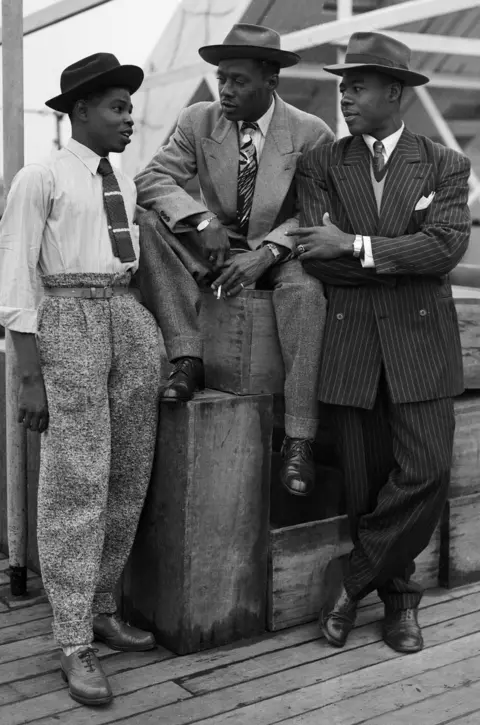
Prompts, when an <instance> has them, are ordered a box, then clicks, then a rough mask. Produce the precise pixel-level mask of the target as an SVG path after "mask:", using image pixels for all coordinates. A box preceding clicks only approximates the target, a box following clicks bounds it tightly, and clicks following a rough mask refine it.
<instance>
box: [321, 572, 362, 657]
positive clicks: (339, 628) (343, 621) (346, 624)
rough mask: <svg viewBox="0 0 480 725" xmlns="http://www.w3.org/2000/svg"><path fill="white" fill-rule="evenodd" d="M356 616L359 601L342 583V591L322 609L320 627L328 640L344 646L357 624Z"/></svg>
mask: <svg viewBox="0 0 480 725" xmlns="http://www.w3.org/2000/svg"><path fill="white" fill-rule="evenodd" d="M356 616H357V602H356V600H355V599H352V598H351V597H350V596H349V594H348V593H347V591H346V589H345V587H344V586H343V584H342V586H341V588H340V591H339V592H337V593H336V594H335V595H333V596H332V597H331V598H330V599H329V601H328V602H327V603H326V604H325V605H324V606H323V608H322V610H321V611H320V627H321V630H322V632H323V634H324V635H325V639H326V640H327V642H328V643H329V644H331V645H333V646H334V647H343V646H344V645H345V642H346V641H347V637H348V635H349V634H350V632H351V630H352V629H353V627H354V625H355V618H356Z"/></svg>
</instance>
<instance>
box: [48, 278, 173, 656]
mask: <svg viewBox="0 0 480 725" xmlns="http://www.w3.org/2000/svg"><path fill="white" fill-rule="evenodd" d="M129 278H130V276H129V274H126V275H122V276H120V277H119V276H114V275H104V274H102V275H98V274H82V275H80V274H68V275H66V274H65V275H51V276H46V277H44V279H43V283H44V286H45V287H73V286H86V287H92V286H106V285H111V284H123V285H127V284H128V282H129ZM37 344H38V348H39V354H40V363H41V367H42V372H43V377H44V381H45V387H46V392H47V399H48V407H49V413H50V422H49V427H48V430H47V431H46V433H44V435H43V436H42V449H41V461H40V482H39V492H38V547H39V554H40V564H41V569H42V577H43V583H44V586H45V590H46V592H47V594H48V597H49V599H50V602H51V605H52V608H53V614H54V624H53V631H54V636H55V638H56V640H57V642H58V643H59V644H60V645H61V646H67V645H78V644H85V643H89V642H91V641H92V639H93V633H92V615H93V614H95V613H97V612H105V613H112V612H114V611H115V610H116V601H115V587H116V584H117V581H118V579H119V577H120V574H121V572H122V570H123V567H124V565H125V562H126V559H127V557H128V554H129V552H130V549H131V547H132V543H133V539H134V536H135V532H136V529H137V524H138V520H139V516H140V513H141V509H142V506H143V502H144V499H145V494H146V491H147V487H148V482H149V478H150V472H151V468H152V462H153V455H154V447H155V439H156V428H157V411H158V389H159V379H160V353H159V346H158V345H159V343H158V329H157V325H156V322H155V320H154V318H153V317H152V315H151V314H150V313H149V312H148V311H147V310H146V309H145V308H144V307H142V305H140V303H139V302H138V301H137V300H136V299H135V297H133V295H124V296H118V297H113V298H111V299H109V300H98V299H85V298H73V297H45V298H44V299H43V301H42V304H41V307H40V310H39V322H38V339H37Z"/></svg>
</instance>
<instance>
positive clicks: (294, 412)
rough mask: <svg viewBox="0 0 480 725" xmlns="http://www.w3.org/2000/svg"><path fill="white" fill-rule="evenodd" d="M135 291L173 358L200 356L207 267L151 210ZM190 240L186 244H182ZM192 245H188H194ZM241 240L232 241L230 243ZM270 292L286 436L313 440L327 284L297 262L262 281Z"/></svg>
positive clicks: (145, 218) (144, 222)
mask: <svg viewBox="0 0 480 725" xmlns="http://www.w3.org/2000/svg"><path fill="white" fill-rule="evenodd" d="M139 225H140V245H141V255H140V266H139V271H138V275H137V279H138V286H139V288H140V290H141V292H142V295H143V298H144V301H145V304H146V305H147V307H148V309H149V310H150V311H151V312H152V313H153V314H154V316H155V318H156V319H157V322H158V324H159V326H160V329H161V330H162V334H163V337H164V341H165V347H166V350H167V355H168V357H169V359H170V360H175V358H178V357H181V356H184V355H186V356H192V357H202V356H203V341H202V334H201V330H200V324H199V312H200V304H201V295H200V286H205V284H206V283H208V282H209V281H211V280H208V279H207V273H208V268H207V267H206V265H205V262H204V261H203V260H202V259H201V256H200V251H199V250H198V249H195V248H194V246H193V242H194V240H192V238H191V236H190V235H188V234H182V235H179V236H178V237H175V236H174V235H173V234H172V233H171V232H170V231H169V230H168V229H167V228H166V227H165V226H164V225H163V224H162V222H160V221H159V220H158V219H157V218H156V215H155V214H154V213H153V212H149V213H146V214H143V215H141V217H140V219H139ZM182 239H185V245H183V244H182ZM190 242H191V244H190ZM234 243H236V242H234V241H232V244H234ZM257 287H259V288H260V289H272V290H273V306H274V310H275V317H276V322H277V329H278V336H279V339H280V347H281V350H282V356H283V361H284V365H285V389H284V392H285V413H286V415H285V432H286V434H287V435H288V436H290V437H292V438H312V439H313V438H315V434H316V430H317V426H318V402H317V401H318V383H319V372H320V359H321V353H322V340H323V332H324V327H325V317H326V301H325V297H324V294H323V285H322V283H321V282H320V281H319V280H318V279H316V278H315V277H312V276H311V275H309V274H307V273H306V272H305V270H304V269H303V267H302V265H301V263H300V262H299V261H298V260H297V259H291V260H289V261H287V262H284V263H283V264H279V265H276V266H274V267H271V268H270V270H269V271H268V272H267V274H265V275H264V276H263V277H262V278H261V279H260V280H259V281H258V283H257Z"/></svg>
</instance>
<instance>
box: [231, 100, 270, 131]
mask: <svg viewBox="0 0 480 725" xmlns="http://www.w3.org/2000/svg"><path fill="white" fill-rule="evenodd" d="M274 111H275V98H273V99H272V102H271V104H270V107H269V109H268V111H267V112H266V113H264V114H263V116H261V118H259V119H257V121H255V123H258V128H259V130H260V133H261V134H262V136H263V137H265V136H266V135H267V131H268V128H269V126H270V123H271V120H272V116H273V113H274ZM237 123H238V130H239V131H240V129H241V128H242V123H243V121H237Z"/></svg>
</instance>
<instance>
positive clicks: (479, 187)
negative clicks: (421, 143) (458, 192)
mask: <svg viewBox="0 0 480 725" xmlns="http://www.w3.org/2000/svg"><path fill="white" fill-rule="evenodd" d="M414 90H415V93H416V94H417V96H418V98H419V99H420V101H421V103H422V105H423V107H424V108H425V110H426V112H427V114H428V116H429V118H430V119H431V121H432V123H433V125H434V126H435V128H436V129H437V131H438V134H439V136H440V138H441V139H442V141H443V143H444V144H445V145H446V146H448V147H449V148H451V149H455V150H456V151H460V153H463V151H462V149H461V147H460V145H459V143H458V141H457V139H456V138H455V135H454V133H453V131H452V129H451V128H450V126H449V125H448V123H447V121H446V120H445V119H444V118H443V116H442V114H441V112H440V110H439V108H438V106H437V104H436V103H435V101H434V100H433V98H432V96H431V95H430V93H429V92H428V90H427V89H426V88H425V87H424V86H417V87H416V88H415V89H414ZM469 184H470V197H469V203H470V204H472V203H473V201H474V200H475V199H476V198H478V196H479V195H480V179H479V178H478V176H477V174H476V173H475V172H474V171H473V170H472V171H471V173H470V179H469Z"/></svg>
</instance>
